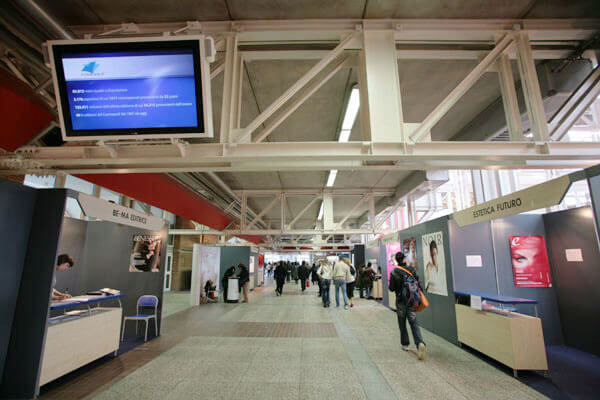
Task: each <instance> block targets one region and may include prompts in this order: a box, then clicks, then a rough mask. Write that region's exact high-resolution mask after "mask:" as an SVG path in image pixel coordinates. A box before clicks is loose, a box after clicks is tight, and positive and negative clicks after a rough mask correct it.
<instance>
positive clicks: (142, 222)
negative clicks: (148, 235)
mask: <svg viewBox="0 0 600 400" xmlns="http://www.w3.org/2000/svg"><path fill="white" fill-rule="evenodd" d="M77 200H78V201H79V205H80V206H81V209H82V210H83V213H84V214H85V215H86V216H88V217H92V218H98V219H101V220H103V221H111V222H116V223H118V224H123V225H129V226H135V227H136V228H143V229H148V230H150V231H160V230H161V229H162V228H163V226H164V225H165V220H164V219H162V218H158V217H155V216H153V215H146V214H144V213H143V212H140V211H137V210H134V209H132V208H128V207H124V206H122V205H119V204H115V203H110V202H108V201H105V200H102V199H99V198H97V197H93V196H89V195H87V194H83V193H79V195H78V196H77Z"/></svg>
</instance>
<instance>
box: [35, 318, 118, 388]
mask: <svg viewBox="0 0 600 400" xmlns="http://www.w3.org/2000/svg"><path fill="white" fill-rule="evenodd" d="M86 313H87V311H86ZM121 317H122V309H121V308H120V307H112V308H93V309H92V314H91V315H85V314H82V315H81V316H79V317H75V318H73V319H71V320H66V321H64V322H58V323H56V324H49V325H48V330H47V332H46V345H45V346H44V354H43V358H42V369H41V372H40V380H39V385H40V386H41V385H44V384H46V383H48V382H51V381H53V380H55V379H56V378H59V377H61V376H63V375H65V374H68V373H69V372H71V371H74V370H76V369H77V368H80V367H82V366H84V365H85V364H88V363H90V362H92V361H94V360H96V359H98V358H101V357H104V356H105V355H107V354H110V353H113V352H116V351H117V350H118V349H119V335H120V328H121Z"/></svg>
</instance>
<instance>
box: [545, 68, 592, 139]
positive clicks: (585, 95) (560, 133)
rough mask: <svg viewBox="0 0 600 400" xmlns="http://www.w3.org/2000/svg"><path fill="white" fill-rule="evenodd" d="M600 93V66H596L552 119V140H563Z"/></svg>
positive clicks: (550, 123)
mask: <svg viewBox="0 0 600 400" xmlns="http://www.w3.org/2000/svg"><path fill="white" fill-rule="evenodd" d="M599 93H600V66H596V68H595V69H594V70H593V71H592V72H591V73H590V74H589V75H588V76H587V77H586V79H585V80H584V81H583V82H582V83H581V85H579V87H578V88H577V90H575V92H573V94H572V95H571V96H570V97H569V99H568V100H567V101H566V102H565V104H563V105H562V107H561V108H560V109H559V110H558V111H557V112H556V114H554V115H553V116H552V118H551V119H550V122H549V125H550V128H551V129H550V136H551V138H552V140H556V141H559V140H561V139H562V138H563V137H564V136H565V135H566V134H567V133H568V131H569V129H571V127H572V126H573V124H575V122H577V121H578V120H579V118H580V117H581V116H582V115H583V113H584V112H585V110H587V109H588V107H589V106H590V105H591V104H592V103H593V102H594V101H595V100H596V98H597V97H598V95H599ZM594 115H595V113H594ZM594 118H595V117H594ZM592 124H595V121H592Z"/></svg>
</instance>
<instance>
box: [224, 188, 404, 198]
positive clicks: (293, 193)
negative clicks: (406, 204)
mask: <svg viewBox="0 0 600 400" xmlns="http://www.w3.org/2000/svg"><path fill="white" fill-rule="evenodd" d="M242 192H245V193H247V194H248V195H249V196H252V197H257V196H271V195H276V194H280V193H285V194H286V196H287V197H301V196H306V195H315V196H321V195H323V194H330V195H332V196H334V197H338V196H361V195H364V194H369V195H373V196H376V197H377V196H379V197H382V196H391V195H393V194H394V193H395V191H394V189H368V188H356V189H335V188H326V189H323V188H305V189H245V190H236V191H235V193H236V194H239V195H241V193H242Z"/></svg>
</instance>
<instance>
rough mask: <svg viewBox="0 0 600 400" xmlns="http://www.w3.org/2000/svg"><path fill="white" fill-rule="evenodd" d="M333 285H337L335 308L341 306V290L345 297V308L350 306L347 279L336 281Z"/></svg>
mask: <svg viewBox="0 0 600 400" xmlns="http://www.w3.org/2000/svg"><path fill="white" fill-rule="evenodd" d="M333 284H334V285H335V306H336V307H339V306H340V289H342V294H343V296H344V306H347V305H348V294H347V293H346V280H345V279H334V280H333Z"/></svg>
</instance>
